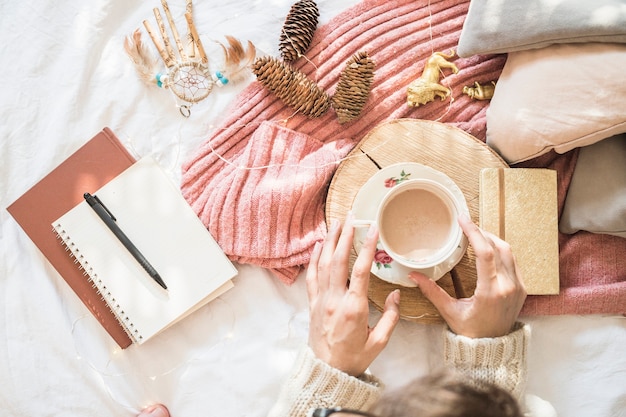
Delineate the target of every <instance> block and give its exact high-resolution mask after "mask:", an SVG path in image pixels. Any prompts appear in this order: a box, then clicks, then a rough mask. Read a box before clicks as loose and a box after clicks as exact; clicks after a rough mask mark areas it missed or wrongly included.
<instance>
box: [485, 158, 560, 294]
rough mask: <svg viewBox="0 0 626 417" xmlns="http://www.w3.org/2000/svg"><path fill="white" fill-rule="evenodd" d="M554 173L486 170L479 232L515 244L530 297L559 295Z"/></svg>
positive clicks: (515, 253)
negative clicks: (490, 234) (480, 229)
mask: <svg viewBox="0 0 626 417" xmlns="http://www.w3.org/2000/svg"><path fill="white" fill-rule="evenodd" d="M556 185H557V184H556V171H554V170H550V169H542V168H485V169H483V170H482V171H481V173H480V227H481V228H482V229H483V230H486V231H488V232H491V233H493V234H495V235H496V236H498V237H500V238H501V239H503V240H505V241H506V242H508V243H509V244H510V245H511V248H512V250H513V254H514V255H515V258H516V260H517V265H518V267H519V269H520V273H521V275H522V278H523V280H524V284H525V286H526V291H527V292H528V294H530V295H548V294H558V293H559V236H558V206H557V190H556Z"/></svg>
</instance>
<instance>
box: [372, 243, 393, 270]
mask: <svg viewBox="0 0 626 417" xmlns="http://www.w3.org/2000/svg"><path fill="white" fill-rule="evenodd" d="M392 261H393V259H391V256H389V254H388V253H387V252H385V250H384V249H378V248H376V253H375V254H374V263H375V264H376V267H377V268H378V269H380V268H391V262H392Z"/></svg>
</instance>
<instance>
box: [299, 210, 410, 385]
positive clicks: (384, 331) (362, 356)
mask: <svg viewBox="0 0 626 417" xmlns="http://www.w3.org/2000/svg"><path fill="white" fill-rule="evenodd" d="M353 237H354V227H353V224H352V216H351V215H348V218H347V220H346V222H345V224H344V226H343V228H342V227H341V225H340V224H339V222H338V221H337V220H334V221H333V223H332V224H331V227H330V230H329V232H328V235H327V236H326V239H325V240H324V243H323V244H319V243H318V244H316V246H315V249H314V251H313V254H312V256H311V262H310V264H309V267H308V271H307V274H306V282H307V294H308V297H309V308H310V318H311V323H310V330H309V345H310V347H311V349H312V350H313V352H314V353H315V355H316V357H317V358H319V359H320V360H322V361H324V362H326V363H327V364H329V365H330V366H332V367H334V368H337V369H339V370H341V371H343V372H346V373H347V374H349V375H352V376H356V377H358V376H360V375H361V374H363V372H365V370H366V369H367V368H368V367H369V366H370V364H371V363H372V362H373V361H374V359H375V358H376V357H377V356H378V355H379V354H380V352H381V351H382V350H383V349H384V347H385V346H386V345H387V342H388V341H389V338H390V337H391V333H392V332H393V329H394V328H395V326H396V324H397V323H398V320H399V318H400V312H399V302H400V292H399V291H398V290H395V291H393V292H391V293H390V294H389V296H388V297H387V299H386V301H385V307H384V310H383V314H382V317H381V318H380V320H379V321H378V323H377V324H376V325H375V326H374V327H371V328H370V327H369V325H368V319H369V304H368V298H367V293H368V287H369V278H370V268H371V265H372V261H373V259H374V253H375V251H376V242H377V241H378V229H377V228H376V226H374V225H372V226H370V229H369V231H368V233H367V238H366V240H365V242H364V243H363V247H362V249H361V252H360V253H359V255H358V257H357V259H356V261H355V263H354V266H353V268H352V274H349V258H350V250H351V247H352V241H353ZM348 276H350V280H349V282H348Z"/></svg>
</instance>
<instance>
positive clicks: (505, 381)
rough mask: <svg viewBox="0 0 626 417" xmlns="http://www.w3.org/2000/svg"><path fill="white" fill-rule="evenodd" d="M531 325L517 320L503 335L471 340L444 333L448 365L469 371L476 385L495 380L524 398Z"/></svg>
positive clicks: (464, 371) (465, 372) (466, 372)
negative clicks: (508, 331) (511, 329)
mask: <svg viewBox="0 0 626 417" xmlns="http://www.w3.org/2000/svg"><path fill="white" fill-rule="evenodd" d="M529 339H530V327H529V326H528V325H525V324H523V323H516V324H515V327H514V328H513V331H512V332H511V333H509V334H508V335H506V336H503V337H494V338H478V339H472V338H469V337H465V336H459V335H457V334H454V333H452V332H451V331H450V330H445V332H444V362H445V364H446V366H448V367H449V368H452V369H454V370H456V371H457V372H461V373H463V374H466V375H468V376H470V377H471V378H472V380H473V381H474V383H475V384H476V385H479V386H480V385H483V384H484V383H490V382H491V383H495V384H496V385H498V386H500V387H501V388H504V389H505V390H507V391H508V392H510V393H511V394H513V396H515V397H516V398H517V399H518V400H523V398H522V395H523V393H524V388H525V382H526V353H527V350H528V341H529Z"/></svg>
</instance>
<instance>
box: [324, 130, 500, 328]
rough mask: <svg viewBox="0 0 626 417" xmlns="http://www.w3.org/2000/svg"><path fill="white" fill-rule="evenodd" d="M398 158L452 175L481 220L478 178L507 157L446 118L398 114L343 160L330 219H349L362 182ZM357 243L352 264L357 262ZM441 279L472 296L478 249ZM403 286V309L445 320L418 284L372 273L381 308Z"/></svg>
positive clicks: (458, 293)
mask: <svg viewBox="0 0 626 417" xmlns="http://www.w3.org/2000/svg"><path fill="white" fill-rule="evenodd" d="M399 162H418V163H420V164H423V165H428V166H430V167H432V168H434V169H437V170H439V171H441V172H443V173H444V174H446V175H448V176H449V177H450V178H452V180H454V182H455V183H456V184H457V185H458V186H459V188H460V189H461V191H463V194H464V195H465V199H466V200H467V205H468V207H469V211H470V215H471V217H472V219H473V220H474V221H475V222H478V185H479V184H478V181H479V173H480V170H481V169H482V168H491V167H493V168H498V167H507V166H508V165H507V164H506V162H505V161H504V160H503V159H502V158H500V156H499V155H498V154H496V153H495V152H494V151H492V150H491V149H490V148H489V147H488V146H487V145H485V144H484V143H483V142H481V141H480V140H478V139H476V138H475V137H473V136H471V135H470V134H468V133H466V132H465V131H463V130H461V129H458V128H456V127H454V126H451V125H447V124H444V123H439V122H433V121H429V120H416V119H397V120H393V121H390V122H385V123H382V124H380V125H379V126H377V127H375V128H374V129H372V130H371V131H370V132H369V133H368V134H367V135H366V136H365V137H364V138H363V139H362V140H361V142H359V144H358V145H357V146H356V147H355V148H354V149H353V150H352V152H350V154H349V155H348V157H347V158H346V159H345V160H344V161H343V162H342V163H341V164H340V165H339V167H338V168H337V171H336V172H335V175H334V177H333V179H332V181H331V183H330V186H329V190H328V196H327V199H326V221H327V224H330V220H331V219H333V218H337V219H339V220H341V221H343V220H344V219H345V216H346V214H347V212H348V211H349V210H350V209H351V207H352V201H353V200H354V197H355V196H356V194H357V192H358V191H359V189H360V188H361V186H362V185H363V184H364V183H365V182H366V181H367V180H368V179H369V178H370V177H371V176H372V175H373V174H374V173H375V172H376V171H378V170H379V169H381V168H384V167H386V166H389V165H393V164H396V163H399ZM355 258H356V252H355V251H354V248H353V250H352V254H351V257H350V266H352V264H353V263H354V260H355ZM437 283H438V284H439V285H440V286H441V287H442V288H443V289H444V290H446V292H448V294H450V295H452V296H454V297H457V298H462V297H466V296H471V294H473V293H474V289H475V287H476V267H475V259H474V253H473V250H472V248H471V246H470V247H469V249H468V251H467V253H466V254H465V255H464V256H463V259H461V261H460V262H459V264H458V265H457V266H456V267H455V268H454V269H453V270H452V271H451V272H450V273H447V274H446V275H445V276H444V277H442V278H441V279H439V280H438V281H437ZM395 288H400V289H401V294H402V296H401V302H400V315H401V317H402V318H404V319H407V320H412V321H419V322H440V321H442V319H441V316H440V315H439V313H438V312H437V310H436V309H435V307H434V306H433V305H432V304H431V303H430V301H428V300H427V299H426V298H425V297H424V296H423V295H422V293H421V291H420V290H419V289H418V288H408V287H401V286H398V285H394V284H390V283H388V282H386V281H383V280H381V279H379V278H378V277H376V276H375V275H374V274H371V278H370V288H369V299H370V301H371V302H372V303H373V304H374V305H375V306H376V308H378V309H379V310H382V307H383V305H384V304H385V299H386V297H387V295H388V294H389V293H390V292H391V291H393V290H394V289H395Z"/></svg>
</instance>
